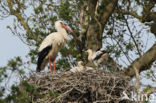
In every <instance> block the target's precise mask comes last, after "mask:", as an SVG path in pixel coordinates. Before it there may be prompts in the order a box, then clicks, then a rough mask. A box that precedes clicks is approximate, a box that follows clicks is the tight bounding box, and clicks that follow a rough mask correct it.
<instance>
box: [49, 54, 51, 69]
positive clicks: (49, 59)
mask: <svg viewBox="0 0 156 103" xmlns="http://www.w3.org/2000/svg"><path fill="white" fill-rule="evenodd" d="M49 66H50V72H51V61H50V56H49Z"/></svg>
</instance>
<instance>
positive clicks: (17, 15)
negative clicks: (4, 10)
mask: <svg viewBox="0 0 156 103" xmlns="http://www.w3.org/2000/svg"><path fill="white" fill-rule="evenodd" d="M7 2H8V7H9V9H10V14H11V15H14V16H16V18H17V20H18V21H19V22H20V24H21V25H22V26H23V27H24V29H25V30H26V33H27V34H28V35H29V37H31V38H32V39H33V40H35V41H36V42H40V41H41V39H40V38H38V37H37V36H36V35H33V33H32V31H31V29H30V27H29V25H28V23H26V22H25V20H24V18H23V17H22V16H21V15H20V12H18V11H16V10H14V9H13V4H12V1H11V0H7ZM18 6H19V4H18ZM17 8H18V9H17V10H19V9H20V7H17Z"/></svg>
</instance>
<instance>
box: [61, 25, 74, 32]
mask: <svg viewBox="0 0 156 103" xmlns="http://www.w3.org/2000/svg"><path fill="white" fill-rule="evenodd" d="M62 27H63V28H65V29H66V30H68V31H69V32H71V33H72V32H73V31H72V30H70V29H69V28H68V27H66V26H65V25H64V24H62Z"/></svg>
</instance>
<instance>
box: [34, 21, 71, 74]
mask: <svg viewBox="0 0 156 103" xmlns="http://www.w3.org/2000/svg"><path fill="white" fill-rule="evenodd" d="M55 27H56V29H57V32H54V33H51V34H49V35H48V36H47V37H46V38H45V39H44V40H43V42H42V43H41V45H40V47H39V49H38V52H39V53H38V62H37V69H36V71H38V72H40V71H41V70H43V69H44V68H45V66H46V65H47V63H48V59H49V64H50V70H51V61H50V60H52V61H53V66H54V70H55V58H56V56H57V54H58V52H59V50H60V48H61V46H62V45H64V44H65V43H66V42H67V41H68V40H69V38H68V34H67V32H66V30H68V31H70V32H72V31H71V30H70V29H69V28H67V27H66V26H65V25H64V23H63V21H60V20H59V21H56V22H55ZM65 29H66V30H65Z"/></svg>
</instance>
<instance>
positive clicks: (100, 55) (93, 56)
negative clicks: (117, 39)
mask: <svg viewBox="0 0 156 103" xmlns="http://www.w3.org/2000/svg"><path fill="white" fill-rule="evenodd" d="M86 52H87V53H88V60H89V61H90V62H93V63H94V64H95V66H98V65H99V64H101V63H102V62H104V61H107V59H108V57H109V54H108V53H107V52H106V51H105V49H104V48H101V49H100V50H97V51H96V52H94V51H92V50H91V49H88V50H87V51H86Z"/></svg>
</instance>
